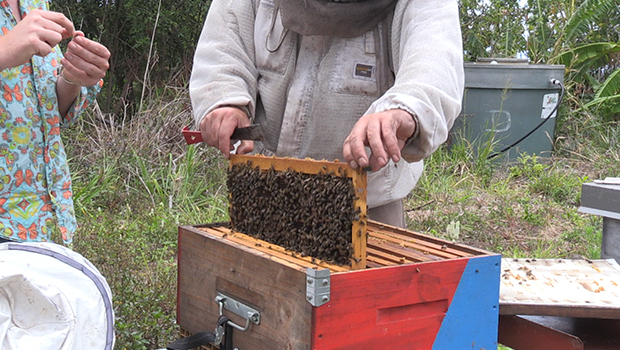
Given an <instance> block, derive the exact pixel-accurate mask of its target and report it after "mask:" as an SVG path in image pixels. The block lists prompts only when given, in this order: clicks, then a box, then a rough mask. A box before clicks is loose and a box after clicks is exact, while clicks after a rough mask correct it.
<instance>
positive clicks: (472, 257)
mask: <svg viewBox="0 0 620 350" xmlns="http://www.w3.org/2000/svg"><path fill="white" fill-rule="evenodd" d="M244 164H249V165H250V166H249V167H248V168H247V169H242V171H253V170H252V169H253V167H254V166H257V167H258V170H259V171H260V172H261V173H260V174H262V172H263V171H265V172H273V171H277V172H286V171H288V170H289V169H293V170H294V171H297V172H300V173H304V174H314V175H316V174H332V175H336V176H339V177H343V178H345V179H350V181H351V182H352V186H353V187H354V197H355V199H354V201H353V204H352V206H353V207H354V209H355V210H356V211H355V215H353V216H351V213H347V214H345V215H344V220H350V222H349V227H350V229H349V228H348V227H347V228H346V229H345V230H344V231H347V230H350V231H348V232H344V231H343V232H344V233H341V236H350V237H351V240H350V242H351V245H352V249H351V251H352V252H353V253H352V255H351V256H350V257H349V258H350V261H347V259H345V260H344V262H335V261H327V260H321V259H319V258H316V257H312V256H308V255H307V254H300V253H299V252H297V253H295V252H292V251H291V250H288V249H285V248H284V247H282V246H280V245H278V244H276V243H274V241H270V242H268V241H266V240H262V239H261V238H262V237H263V236H261V235H256V234H254V233H255V232H245V233H241V232H239V231H238V230H235V229H233V228H240V227H243V228H244V229H246V230H250V231H251V230H257V231H267V233H269V232H268V231H270V228H269V227H264V226H260V225H258V226H254V225H253V224H254V223H256V222H257V221H261V220H266V221H269V220H270V219H271V218H270V217H266V216H264V215H263V216H261V215H259V214H260V213H259V214H257V215H255V214H256V212H260V211H262V210H263V206H264V205H265V204H264V203H263V204H259V205H258V206H257V205H256V203H254V202H253V200H254V199H255V198H258V197H259V196H263V195H265V193H267V192H269V193H271V195H272V194H273V193H274V192H278V191H284V192H287V191H288V190H287V189H284V188H283V187H277V186H276V187H273V188H271V187H269V188H267V189H257V187H256V186H254V185H253V184H250V185H249V186H245V185H246V184H244V186H245V187H244V186H240V187H241V188H243V189H242V190H241V193H236V194H234V195H233V194H231V197H230V200H231V208H229V212H230V213H231V222H230V223H215V224H206V225H198V226H182V227H180V228H179V246H178V268H179V273H178V301H177V321H178V324H179V325H180V326H181V329H182V334H185V335H187V334H192V333H196V332H201V331H213V330H214V328H215V324H216V320H217V319H218V316H219V315H220V314H225V315H226V316H228V317H229V318H231V320H232V321H233V322H235V324H237V325H239V328H246V327H247V329H246V330H245V331H240V330H235V331H234V337H233V340H234V342H233V345H234V348H238V349H240V350H275V349H277V350H281V349H288V350H310V349H312V350H336V349H347V350H349V349H379V348H386V346H387V347H388V348H390V349H416V350H417V349H445V350H460V349H487V350H488V349H494V348H496V342H497V328H498V301H499V275H500V256H499V255H496V254H492V253H489V252H486V251H483V250H480V249H476V248H472V247H468V246H464V245H459V244H454V243H451V242H449V241H446V240H441V239H437V238H434V237H430V236H426V235H422V234H418V233H415V232H411V231H408V230H403V229H399V228H396V227H392V226H388V225H383V224H380V223H377V222H374V221H371V220H367V218H366V208H365V195H366V193H365V191H366V183H365V181H366V178H365V172H363V171H359V170H358V171H353V170H352V169H350V168H349V167H348V166H347V165H346V164H343V163H337V162H317V161H309V160H293V159H282V158H280V159H276V158H271V157H256V156H233V157H231V169H232V168H233V167H234V166H235V165H244ZM235 174H237V173H235V172H229V180H230V179H231V177H234V176H236V175H235ZM269 176H271V175H269ZM286 176H288V175H286ZM291 176H296V175H291ZM246 180H247V181H250V182H253V181H255V180H256V178H255V176H254V175H251V176H249V177H246V176H245V175H243V174H242V176H241V177H240V178H239V179H234V181H233V183H232V184H231V183H229V187H232V186H235V185H236V184H239V183H242V182H244V181H246ZM260 181H264V180H260ZM267 181H268V182H269V183H277V182H280V181H282V180H281V179H279V178H277V177H267ZM304 181H310V180H307V179H306V178H303V179H302V185H300V184H299V182H295V184H293V185H292V186H303V183H305V182H304ZM284 182H286V181H284ZM261 186H262V185H258V187H261ZM336 186H340V184H337V185H336ZM235 187H236V186H235ZM229 190H230V189H229ZM300 191H301V190H300ZM312 191H314V192H316V191H322V188H321V187H317V188H314V189H312V190H311V192H312ZM289 192H290V191H289ZM293 192H296V191H293ZM246 193H247V196H246ZM289 195H291V196H295V197H298V195H297V193H289ZM313 195H314V194H313V193H305V194H303V196H313ZM327 195H328V196H331V195H334V194H331V193H328V194H327ZM337 195H338V194H336V196H337ZM239 197H241V200H239ZM271 198H272V200H281V201H284V202H287V200H288V198H282V197H277V196H276V197H271ZM278 198H280V199H278ZM300 198H301V197H300ZM349 199H350V198H349ZM299 200H302V199H299ZM317 203H318V202H317ZM235 205H240V206H244V207H245V206H250V207H252V208H253V210H252V211H247V212H244V211H243V210H241V211H238V210H234V209H235ZM289 205H292V204H287V205H284V206H280V207H278V209H277V210H275V211H273V210H271V211H268V212H266V213H265V215H280V214H281V213H280V212H279V211H287V212H289V211H291V209H290V208H289V207H288V206H289ZM316 205H329V203H327V204H316ZM343 208H345V209H343V210H349V209H347V208H348V205H345V206H344V207H343ZM298 210H304V211H315V208H313V207H312V206H311V207H305V208H302V209H293V210H292V211H293V212H295V216H297V215H298V213H297V211H298ZM317 213H318V214H317V215H326V214H325V213H326V212H322V211H318V212H317ZM328 213H329V214H328V215H339V214H338V213H337V212H333V211H332V212H328ZM302 214H304V215H301V216H299V218H298V219H296V220H297V222H296V224H294V225H293V226H291V227H297V226H296V225H298V224H299V225H302V224H303V223H305V222H308V220H310V221H312V220H314V218H310V216H309V215H306V214H307V213H302ZM286 215H291V214H290V213H287V214H286ZM329 219H331V218H324V221H325V222H328V221H329ZM248 222H249V223H250V225H245V224H246V223H248ZM269 222H272V221H269ZM322 222H323V221H322V220H319V221H318V225H317V223H316V222H315V223H313V224H312V225H310V227H317V230H321V229H322V228H321V225H320V224H321V223H322ZM272 225H280V224H279V223H277V222H275V221H274V224H272ZM282 225H283V226H286V225H289V224H288V223H287V224H282ZM287 227H288V226H287ZM274 230H276V228H274ZM301 234H302V235H304V236H312V232H307V231H304V232H302V233H301ZM267 236H269V235H267ZM317 237H320V239H321V240H328V242H329V239H330V237H329V235H323V236H321V235H318V236H317ZM268 238H269V239H272V238H273V237H268ZM289 238H290V237H289ZM266 239H267V238H266ZM275 240H276V241H277V240H278V238H276V239H275ZM330 243H331V242H330ZM345 253H346V254H349V252H345Z"/></svg>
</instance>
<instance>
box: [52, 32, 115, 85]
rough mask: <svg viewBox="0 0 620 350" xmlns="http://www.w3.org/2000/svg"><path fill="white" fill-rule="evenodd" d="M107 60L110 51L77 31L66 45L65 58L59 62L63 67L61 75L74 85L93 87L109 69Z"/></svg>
mask: <svg viewBox="0 0 620 350" xmlns="http://www.w3.org/2000/svg"><path fill="white" fill-rule="evenodd" d="M109 59H110V51H108V49H107V48H106V47H105V46H103V45H101V44H99V43H97V42H95V41H92V40H90V39H88V38H86V37H84V33H82V32H79V31H77V32H75V36H74V37H73V40H71V42H69V44H67V52H65V57H64V58H63V59H61V60H60V63H61V64H62V65H63V67H64V68H63V72H62V75H63V77H64V78H65V79H67V80H68V81H70V82H72V83H73V84H75V85H80V86H93V85H95V84H97V83H98V82H99V80H101V79H102V78H103V77H104V76H105V73H106V72H107V70H108V68H109V67H110V64H109V63H108V60H109Z"/></svg>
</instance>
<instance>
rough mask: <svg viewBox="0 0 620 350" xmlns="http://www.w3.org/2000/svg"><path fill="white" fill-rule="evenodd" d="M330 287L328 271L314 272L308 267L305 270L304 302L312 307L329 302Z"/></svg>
mask: <svg viewBox="0 0 620 350" xmlns="http://www.w3.org/2000/svg"><path fill="white" fill-rule="evenodd" d="M330 285H331V281H330V271H329V269H323V270H315V269H313V268H310V267H308V269H307V270H306V300H308V302H310V304H312V306H321V305H323V304H325V303H327V302H329V299H330V295H329V293H330Z"/></svg>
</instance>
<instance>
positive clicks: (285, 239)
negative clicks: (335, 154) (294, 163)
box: [227, 162, 360, 265]
mask: <svg viewBox="0 0 620 350" xmlns="http://www.w3.org/2000/svg"><path fill="white" fill-rule="evenodd" d="M227 186H228V191H229V200H230V206H229V216H230V222H231V225H232V228H233V229H234V230H235V231H238V232H241V233H244V234H247V235H250V236H252V237H255V238H258V239H261V240H264V241H267V242H269V243H272V244H275V245H279V246H281V247H283V248H286V249H288V250H290V251H292V252H294V253H297V254H300V255H301V256H309V257H312V258H317V259H321V260H324V261H327V262H331V263H336V264H340V265H349V264H350V262H351V261H350V259H351V256H352V255H353V247H352V243H351V230H352V222H353V221H354V220H359V214H360V213H359V209H355V208H354V201H355V188H354V186H353V182H352V180H351V178H348V177H342V176H337V175H335V174H334V173H333V172H329V173H327V172H322V173H319V174H305V173H300V172H296V171H294V170H290V169H289V170H286V171H276V170H274V169H273V168H271V169H267V170H265V169H260V168H259V167H253V166H252V163H251V162H248V163H245V164H243V163H239V164H233V166H232V167H231V168H230V169H229V170H228V180H227Z"/></svg>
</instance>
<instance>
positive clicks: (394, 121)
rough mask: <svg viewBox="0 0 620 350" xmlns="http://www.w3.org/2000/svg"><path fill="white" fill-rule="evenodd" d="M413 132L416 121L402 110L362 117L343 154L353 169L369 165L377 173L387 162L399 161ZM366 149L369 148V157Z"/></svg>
mask: <svg viewBox="0 0 620 350" xmlns="http://www.w3.org/2000/svg"><path fill="white" fill-rule="evenodd" d="M415 129H416V123H415V120H414V119H413V117H412V116H411V114H409V113H408V112H406V111H404V110H402V109H392V110H388V111H385V112H380V113H374V114H368V115H365V116H363V117H361V118H360V120H358V121H357V123H355V126H354V127H353V130H351V133H350V134H349V136H348V137H347V138H346V140H345V141H344V145H343V149H342V154H343V156H344V159H345V161H346V162H347V163H349V165H350V166H351V167H352V168H353V169H357V168H358V167H367V166H370V167H371V168H372V170H373V171H376V170H379V169H381V168H383V167H384V166H385V165H386V164H387V163H388V161H389V159H392V160H393V161H394V162H395V163H396V162H398V161H400V158H401V154H400V150H401V149H402V148H403V147H404V146H405V142H406V141H407V139H408V138H409V137H410V136H411V135H413V133H414V132H415ZM365 147H370V150H371V155H370V158H369V157H368V155H367V154H366V149H365Z"/></svg>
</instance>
